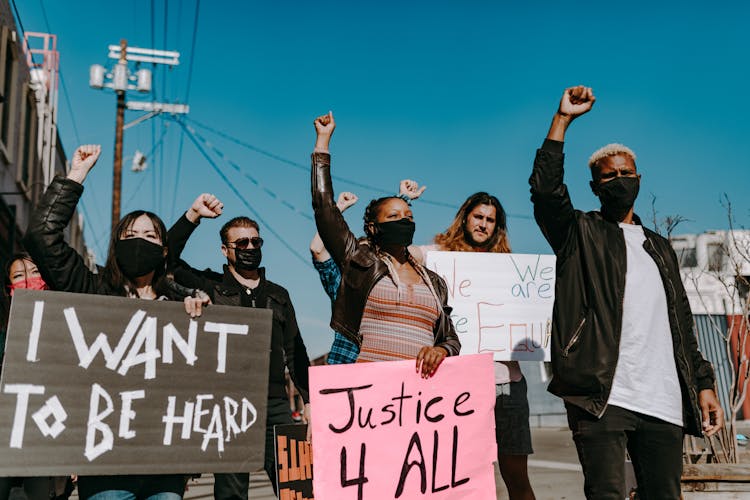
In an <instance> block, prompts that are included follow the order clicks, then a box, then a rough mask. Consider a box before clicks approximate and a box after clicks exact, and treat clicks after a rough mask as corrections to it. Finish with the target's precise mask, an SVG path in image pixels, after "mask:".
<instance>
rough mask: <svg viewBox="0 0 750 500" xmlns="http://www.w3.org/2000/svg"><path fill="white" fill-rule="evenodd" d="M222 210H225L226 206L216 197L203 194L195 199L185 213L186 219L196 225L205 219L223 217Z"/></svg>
mask: <svg viewBox="0 0 750 500" xmlns="http://www.w3.org/2000/svg"><path fill="white" fill-rule="evenodd" d="M222 210H224V204H223V203H222V202H221V201H220V200H219V199H218V198H217V197H216V196H214V195H212V194H208V193H203V194H201V195H199V196H198V197H197V198H196V199H195V201H194V202H193V204H192V205H191V206H190V208H189V209H188V211H187V212H186V213H185V217H187V219H188V220H189V221H190V222H192V223H194V224H195V223H197V222H198V221H199V220H200V219H201V218H203V217H205V218H207V219H215V218H216V217H218V216H220V215H221V212H222Z"/></svg>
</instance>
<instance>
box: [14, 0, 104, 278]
mask: <svg viewBox="0 0 750 500" xmlns="http://www.w3.org/2000/svg"><path fill="white" fill-rule="evenodd" d="M30 83H31V73H30V71H29V68H28V64H27V61H26V55H25V53H24V50H23V35H22V34H21V33H20V31H19V30H18V29H17V27H16V24H15V21H14V19H13V15H12V11H11V7H10V4H9V2H8V0H0V95H2V98H3V102H2V103H0V193H2V194H0V267H1V268H2V269H3V270H4V269H5V266H6V264H7V261H8V259H9V258H10V256H11V255H13V254H14V253H16V252H18V251H21V250H23V248H22V246H21V241H22V236H23V232H24V231H25V230H26V227H27V226H28V222H29V216H30V214H31V210H32V209H33V207H34V206H35V204H36V203H37V202H38V200H39V198H40V196H41V195H42V193H43V192H44V189H45V188H46V185H45V182H44V175H43V172H42V165H41V162H40V156H41V155H40V150H39V147H40V141H39V134H40V131H39V130H38V128H39V122H38V116H39V110H38V106H39V103H38V102H37V98H38V97H37V93H36V92H35V91H34V90H33V89H32V87H31V86H30ZM55 156H56V161H55V168H56V173H58V174H60V175H64V174H65V173H66V171H67V157H66V154H65V150H64V148H63V147H62V145H61V142H60V139H59V136H58V138H57V149H56V151H55ZM66 238H67V239H68V241H69V243H70V244H71V246H72V247H73V248H74V249H76V251H78V253H79V254H81V255H82V256H84V257H86V261H87V263H89V265H92V264H93V263H92V262H91V260H90V258H88V255H89V252H88V251H87V249H86V245H85V242H84V240H83V220H82V218H81V217H79V216H78V214H76V215H75V216H74V217H73V220H72V221H71V224H70V226H69V227H68V228H67V230H66Z"/></svg>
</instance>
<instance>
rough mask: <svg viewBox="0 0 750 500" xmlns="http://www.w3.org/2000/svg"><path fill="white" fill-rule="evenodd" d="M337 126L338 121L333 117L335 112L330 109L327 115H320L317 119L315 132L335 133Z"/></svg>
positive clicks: (328, 134) (323, 133)
mask: <svg viewBox="0 0 750 500" xmlns="http://www.w3.org/2000/svg"><path fill="white" fill-rule="evenodd" d="M335 128H336V121H335V120H334V119H333V112H332V111H329V112H328V114H327V115H323V116H319V117H317V118H316V119H315V132H317V134H318V135H327V136H331V135H333V130H334V129H335Z"/></svg>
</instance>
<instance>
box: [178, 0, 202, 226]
mask: <svg viewBox="0 0 750 500" xmlns="http://www.w3.org/2000/svg"><path fill="white" fill-rule="evenodd" d="M180 5H182V3H180ZM200 7H201V0H196V2H195V18H194V20H193V40H192V42H191V43H190V62H189V63H188V81H187V90H186V91H185V99H184V103H185V104H188V102H189V101H188V100H189V99H190V89H191V87H192V84H193V61H194V60H195V45H196V41H197V39H198V17H199V15H200ZM181 25H182V23H180V24H179V25H178V26H181ZM178 29H179V27H178ZM184 144H185V131H184V130H181V131H180V145H179V148H178V150H177V173H176V175H175V178H174V190H173V192H172V210H171V212H170V214H171V215H172V217H174V210H175V206H176V205H177V189H178V188H179V186H180V174H181V173H182V147H183V145H184Z"/></svg>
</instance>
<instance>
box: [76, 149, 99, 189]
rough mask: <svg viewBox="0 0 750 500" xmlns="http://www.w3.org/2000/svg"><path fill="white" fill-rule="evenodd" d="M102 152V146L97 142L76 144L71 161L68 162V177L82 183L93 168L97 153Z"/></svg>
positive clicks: (97, 157)
mask: <svg viewBox="0 0 750 500" xmlns="http://www.w3.org/2000/svg"><path fill="white" fill-rule="evenodd" d="M101 153H102V147H101V146H100V145H98V144H84V145H82V146H78V149H76V151H75V153H73V161H72V162H71V164H70V172H68V179H70V180H73V181H76V182H78V183H79V184H83V181H84V180H85V179H86V176H87V175H88V173H89V171H90V170H91V169H92V168H94V165H96V161H97V160H98V159H99V155H100V154H101Z"/></svg>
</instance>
